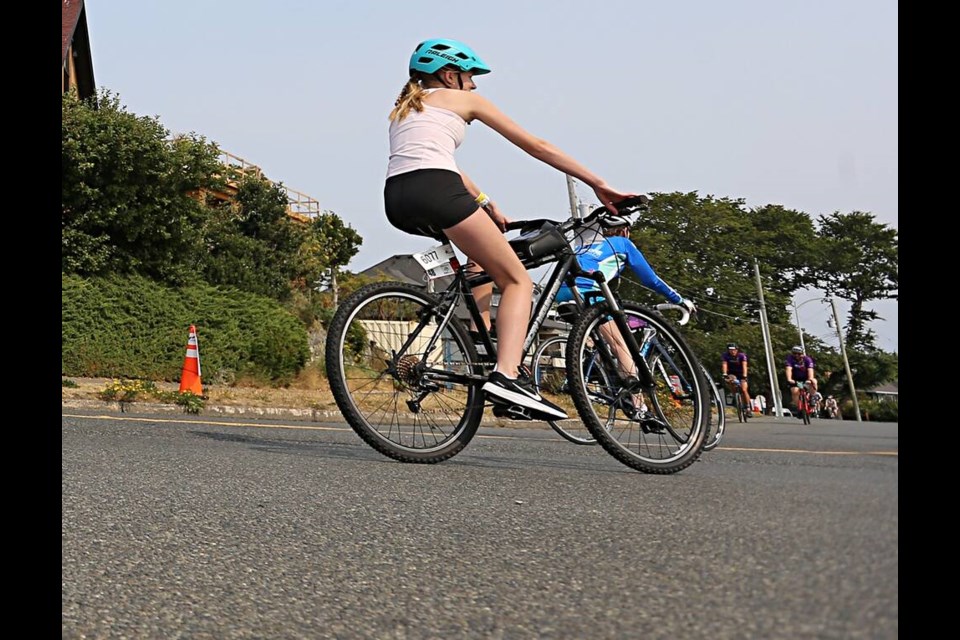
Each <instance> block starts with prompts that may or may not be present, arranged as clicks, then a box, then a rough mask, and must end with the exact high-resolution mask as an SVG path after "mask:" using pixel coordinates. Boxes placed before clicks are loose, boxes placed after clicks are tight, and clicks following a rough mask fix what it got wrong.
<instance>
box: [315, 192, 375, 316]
mask: <svg viewBox="0 0 960 640" xmlns="http://www.w3.org/2000/svg"><path fill="white" fill-rule="evenodd" d="M310 230H311V233H312V240H313V242H312V244H311V246H312V248H313V249H314V251H315V255H316V259H317V260H318V262H319V265H320V267H321V272H325V274H326V277H327V278H329V284H330V289H331V291H332V292H333V306H337V304H338V298H339V289H340V287H339V283H338V281H337V280H338V278H337V276H338V275H339V272H340V270H341V269H342V268H343V267H345V266H346V265H347V264H348V263H349V262H350V259H351V258H353V256H355V255H357V251H358V250H359V249H360V245H361V244H363V238H361V237H360V234H359V233H357V232H356V230H355V229H354V228H353V227H351V226H350V225H348V224H346V223H344V221H343V219H342V218H341V217H340V216H338V215H337V214H336V213H334V212H333V211H324V212H323V213H321V214H320V215H319V216H317V217H316V218H314V220H313V222H312V224H311V226H310Z"/></svg>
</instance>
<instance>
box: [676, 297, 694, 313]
mask: <svg viewBox="0 0 960 640" xmlns="http://www.w3.org/2000/svg"><path fill="white" fill-rule="evenodd" d="M680 304H681V305H682V306H683V307H685V308H686V309H687V311H688V312H690V315H693V314H695V313H696V312H697V305H695V304H693V300H688V299H687V298H684V299H683V300H681V301H680Z"/></svg>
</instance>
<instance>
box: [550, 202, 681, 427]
mask: <svg viewBox="0 0 960 640" xmlns="http://www.w3.org/2000/svg"><path fill="white" fill-rule="evenodd" d="M601 227H602V228H603V236H602V237H598V238H597V239H596V240H594V241H593V242H592V243H590V244H586V245H584V246H583V247H581V248H580V249H579V250H578V252H577V261H578V262H579V263H580V266H581V267H582V268H583V270H584V271H587V272H591V273H592V272H594V271H599V272H601V273H603V275H604V278H605V279H606V281H607V282H610V281H611V280H613V279H614V278H616V277H618V276H619V275H620V274H621V273H623V271H624V270H625V269H626V268H627V267H629V268H630V270H631V271H632V272H633V273H634V274H635V275H636V276H637V277H638V278H639V279H640V283H641V284H642V285H643V286H645V287H647V288H648V289H652V290H653V291H656V292H657V293H659V294H660V295H662V296H663V297H664V298H666V299H667V300H668V301H670V302H672V303H673V304H679V305H681V306H683V307H685V308H686V309H687V311H689V312H690V313H696V312H697V307H696V305H694V304H693V301H692V300H687V299H685V298H684V297H683V296H681V295H680V294H679V293H677V292H676V291H674V289H673V288H672V287H671V286H670V285H668V284H667V283H666V282H664V281H663V280H661V279H660V276H658V275H657V274H656V273H655V272H654V271H653V268H652V267H651V266H650V264H649V263H648V262H647V259H646V258H644V257H643V254H642V253H641V252H640V250H639V249H638V248H637V246H636V245H635V244H633V241H632V240H631V239H630V220H629V219H628V218H626V217H624V216H608V217H606V218H603V219H602V221H601ZM576 287H577V291H578V292H579V293H580V294H581V296H584V297H585V298H586V299H587V301H588V302H597V301H599V300H602V299H603V297H602V296H599V295H597V296H590V297H587V296H586V295H585V294H587V293H590V292H593V293H599V292H600V286H599V285H598V284H597V283H596V282H595V281H593V280H591V279H590V278H586V277H582V276H581V277H579V278H577V280H576ZM573 299H574V297H573V291H571V290H570V288H569V287H568V286H567V285H566V284H564V285H563V286H561V287H560V290H559V291H558V292H557V298H556V300H557V302H558V303H561V304H562V303H565V302H570V301H572V300H573ZM600 334H601V335H602V336H603V337H604V339H605V340H606V341H607V343H608V344H609V345H610V346H611V347H612V348H613V351H614V355H615V356H616V357H617V363H618V364H619V365H620V367H619V368H620V375H622V376H625V377H627V376H636V375H637V367H636V365H635V364H634V363H633V358H632V357H631V356H630V350H629V349H628V348H627V344H626V342H624V339H623V337H622V336H621V335H620V331H619V330H618V329H617V326H616V325H615V324H614V323H613V322H612V321H608V322H606V323H604V324H602V325H601V326H600ZM624 409H625V412H626V413H627V416H628V417H629V418H631V419H634V420H636V419H639V418H640V417H642V416H641V414H642V412H643V410H644V406H643V401H642V396H641V395H636V396H634V398H633V406H632V407H625V408H624Z"/></svg>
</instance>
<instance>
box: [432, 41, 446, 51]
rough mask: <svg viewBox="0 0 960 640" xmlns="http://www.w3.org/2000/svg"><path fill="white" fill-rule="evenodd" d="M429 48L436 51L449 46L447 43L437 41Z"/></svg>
mask: <svg viewBox="0 0 960 640" xmlns="http://www.w3.org/2000/svg"><path fill="white" fill-rule="evenodd" d="M430 48H431V49H436V50H437V51H446V50H447V49H449V48H450V46H449V45H446V44H439V43H438V44H435V45H433V46H432V47H430Z"/></svg>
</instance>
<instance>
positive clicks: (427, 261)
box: [413, 244, 456, 280]
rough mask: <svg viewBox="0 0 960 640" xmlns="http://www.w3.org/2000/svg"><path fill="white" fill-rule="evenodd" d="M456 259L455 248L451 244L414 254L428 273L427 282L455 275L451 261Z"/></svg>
mask: <svg viewBox="0 0 960 640" xmlns="http://www.w3.org/2000/svg"><path fill="white" fill-rule="evenodd" d="M455 257H456V254H455V253H454V252H453V247H452V246H450V245H449V244H441V245H437V246H436V247H433V248H431V249H427V250H426V251H421V252H420V253H415V254H413V259H414V260H416V261H417V262H418V263H419V264H420V266H421V267H423V270H424V271H426V272H427V280H436V279H437V278H442V277H444V276H449V275H453V267H451V266H450V260H452V259H453V258H455Z"/></svg>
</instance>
